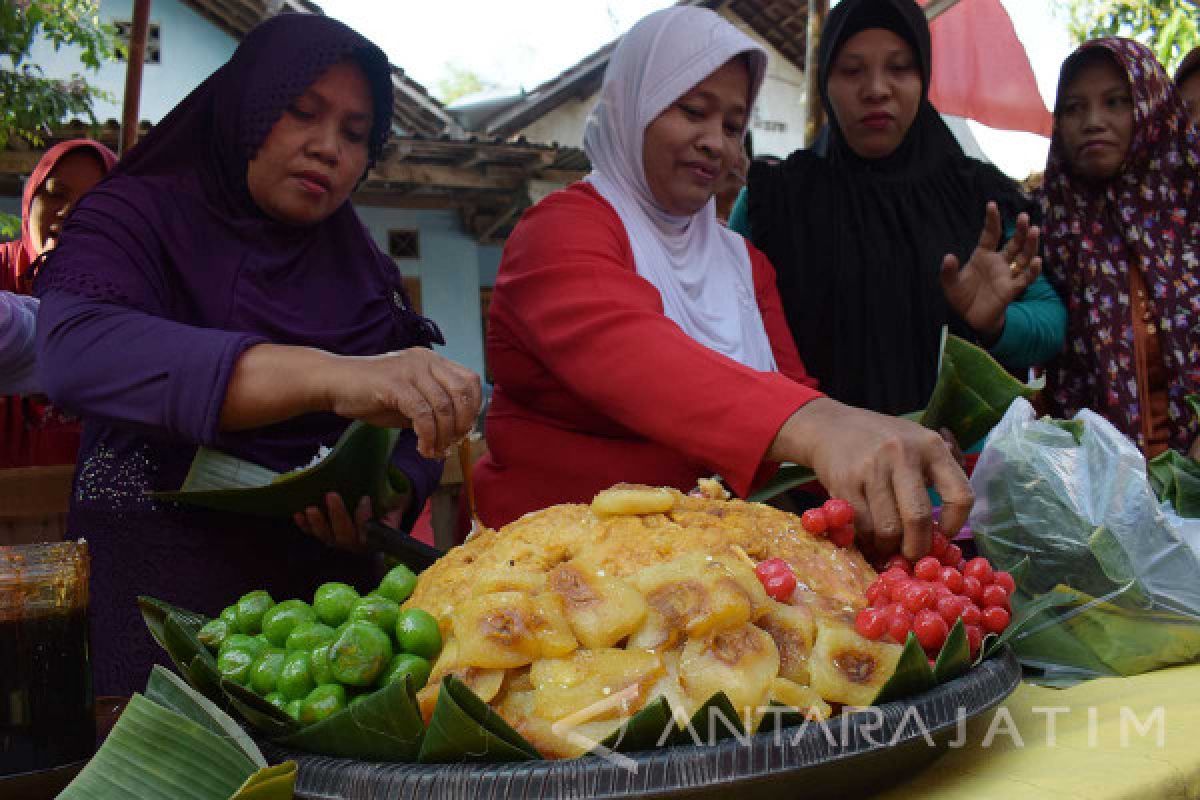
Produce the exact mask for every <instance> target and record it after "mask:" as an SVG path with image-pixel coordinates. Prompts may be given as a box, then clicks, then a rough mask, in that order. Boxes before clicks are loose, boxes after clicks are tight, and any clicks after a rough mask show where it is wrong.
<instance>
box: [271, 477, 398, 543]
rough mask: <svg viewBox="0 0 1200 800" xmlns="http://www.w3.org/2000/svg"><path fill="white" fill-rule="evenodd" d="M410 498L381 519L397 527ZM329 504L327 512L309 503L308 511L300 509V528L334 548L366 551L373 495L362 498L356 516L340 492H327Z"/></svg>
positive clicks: (297, 520) (295, 519)
mask: <svg viewBox="0 0 1200 800" xmlns="http://www.w3.org/2000/svg"><path fill="white" fill-rule="evenodd" d="M409 500H410V498H409V496H408V495H405V497H404V501H403V503H401V504H400V505H399V506H397V507H396V508H393V509H390V510H388V511H387V512H386V513H385V514H384V515H383V516H382V517H381V518H380V521H381V522H383V524H385V525H391V526H392V527H396V526H397V525H398V524H399V523H400V520H401V518H402V517H403V516H404V512H405V510H406V509H407V508H408V503H409ZM325 507H326V511H322V510H321V509H320V508H318V507H317V506H309V507H308V508H306V509H305V510H304V511H298V512H296V513H295V514H294V515H293V516H292V520H293V521H294V522H295V523H296V527H297V528H299V529H300V530H302V531H304V532H305V533H307V534H308V535H309V536H312V537H313V538H315V539H320V540H321V541H322V542H324V543H325V544H327V545H329V546H330V547H336V548H338V549H339V550H349V551H351V552H355V553H358V552H361V551H362V550H364V549H365V548H366V546H367V534H366V524H367V522H368V521H369V520H370V519H372V513H371V510H372V509H371V498H369V497H365V496H364V497H363V498H362V499H360V500H359V501H358V507H357V508H355V510H354V517H353V518H351V516H350V512H349V511H347V509H346V504H345V503H343V502H342V496H341V495H339V494H338V493H337V492H329V493H328V494H326V495H325Z"/></svg>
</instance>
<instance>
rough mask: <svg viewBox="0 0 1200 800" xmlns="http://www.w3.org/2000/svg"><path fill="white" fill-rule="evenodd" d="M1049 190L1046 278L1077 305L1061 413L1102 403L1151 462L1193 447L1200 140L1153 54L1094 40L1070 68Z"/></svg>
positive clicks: (1058, 397) (1062, 379) (1062, 378)
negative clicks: (1189, 404) (1190, 400)
mask: <svg viewBox="0 0 1200 800" xmlns="http://www.w3.org/2000/svg"><path fill="white" fill-rule="evenodd" d="M1040 199H1041V202H1042V211H1043V215H1044V227H1043V230H1044V234H1043V235H1044V237H1045V238H1044V241H1045V253H1046V273H1047V275H1048V277H1049V279H1050V281H1051V283H1052V284H1053V285H1054V286H1055V288H1056V289H1057V290H1058V291H1059V293H1060V294H1061V295H1062V297H1063V299H1064V301H1065V302H1066V304H1067V313H1068V322H1067V345H1066V348H1065V350H1064V352H1063V353H1062V354H1061V355H1060V356H1059V357H1058V358H1057V359H1056V361H1055V362H1053V363H1052V364H1051V365H1050V367H1049V369H1048V374H1047V378H1048V386H1047V392H1046V394H1047V399H1048V401H1049V403H1050V405H1051V406H1052V411H1053V412H1054V413H1056V414H1057V415H1062V416H1069V415H1072V414H1074V413H1075V412H1076V411H1078V410H1079V409H1081V408H1091V409H1093V410H1095V411H1098V412H1100V413H1102V414H1104V415H1105V416H1106V417H1107V418H1108V419H1110V420H1111V421H1112V422H1113V424H1114V425H1116V426H1117V427H1118V428H1119V429H1120V430H1121V431H1123V432H1124V433H1125V434H1126V435H1128V436H1129V437H1130V438H1131V439H1133V440H1135V441H1136V442H1137V444H1138V446H1139V447H1140V448H1141V449H1142V452H1143V453H1145V454H1146V456H1147V457H1153V456H1155V455H1157V454H1159V453H1161V452H1162V451H1164V450H1166V449H1167V448H1168V447H1171V448H1175V449H1179V450H1183V451H1187V450H1189V449H1191V448H1192V447H1193V445H1194V443H1195V441H1196V433H1197V424H1196V420H1195V419H1194V417H1193V415H1192V414H1191V412H1190V411H1189V409H1188V407H1187V404H1186V403H1185V402H1184V398H1185V397H1186V396H1187V395H1188V394H1190V393H1192V392H1195V391H1197V390H1198V388H1200V385H1198V383H1197V380H1196V377H1195V375H1196V373H1194V372H1193V370H1194V368H1195V367H1196V366H1197V365H1200V329H1197V321H1198V320H1197V313H1198V312H1200V279H1198V275H1197V273H1198V272H1200V138H1198V134H1197V132H1196V130H1195V129H1194V128H1192V127H1191V126H1189V124H1188V118H1187V114H1186V112H1185V110H1184V105H1183V102H1182V100H1181V99H1180V97H1179V95H1178V93H1177V91H1176V89H1175V86H1174V84H1173V83H1172V81H1171V79H1170V77H1169V76H1168V75H1167V73H1166V72H1165V71H1164V70H1163V67H1162V65H1161V64H1159V62H1158V61H1157V59H1156V58H1155V57H1154V54H1153V53H1151V52H1150V50H1149V49H1147V48H1146V47H1144V46H1143V45H1141V44H1139V43H1137V42H1134V41H1130V40H1128V39H1120V38H1108V39H1098V40H1095V41H1091V42H1087V43H1085V44H1084V45H1083V46H1081V47H1080V48H1079V49H1078V50H1077V51H1076V52H1075V53H1074V54H1073V55H1072V56H1071V57H1070V58H1068V59H1067V61H1066V62H1065V63H1064V64H1063V68H1062V73H1061V75H1060V79H1059V91H1058V99H1057V104H1056V107H1055V125H1054V139H1053V142H1052V144H1051V147H1050V156H1049V160H1048V162H1047V165H1046V182H1045V188H1044V189H1043V190H1042V192H1041V197H1040Z"/></svg>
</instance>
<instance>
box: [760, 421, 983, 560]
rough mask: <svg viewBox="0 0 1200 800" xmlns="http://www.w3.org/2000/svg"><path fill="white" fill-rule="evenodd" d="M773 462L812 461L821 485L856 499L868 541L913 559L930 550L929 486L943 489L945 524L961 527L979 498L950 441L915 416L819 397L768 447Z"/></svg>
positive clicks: (881, 551) (857, 522) (858, 521)
mask: <svg viewBox="0 0 1200 800" xmlns="http://www.w3.org/2000/svg"><path fill="white" fill-rule="evenodd" d="M767 457H768V458H769V459H770V460H772V461H792V462H795V463H798V464H805V465H808V466H810V467H812V469H813V471H814V472H816V473H817V479H818V480H820V482H821V485H822V486H824V487H825V489H826V490H827V491H828V492H829V493H830V494H831V495H832V496H834V497H841V498H844V499H846V500H848V501H849V502H850V504H851V505H853V506H854V511H855V528H856V529H857V531H858V534H859V536H860V537H861V538H862V539H863V540H864V544H866V545H867V546H869V547H870V548H872V549H873V551H874V552H876V553H878V554H880V555H882V556H886V555H890V554H891V553H894V552H896V551H897V550H899V551H900V552H902V553H903V554H904V556H905V558H908V559H909V560H911V561H916V560H917V559H919V558H921V557H922V556H924V555H925V554H926V553H928V552H929V548H930V544H931V542H932V541H933V508H932V504H931V503H930V501H929V493H928V492H927V491H926V487H928V486H931V485H932V486H933V487H934V488H936V489H937V490H938V493H939V494H941V496H942V502H943V506H942V528H943V530H945V532H946V533H947V535H951V534H953V533H955V532H957V531H958V529H959V528H961V527H962V525H963V523H964V522H966V520H967V515H968V514H969V513H970V511H971V506H972V504H973V503H974V499H975V498H974V494H973V493H972V491H971V485H970V484H969V483H968V482H967V477H966V475H964V474H963V471H962V467H960V466H959V464H958V463H957V461H956V460H955V456H954V453H953V452H952V451H951V448H950V446H949V443H948V442H947V441H945V440H944V439H943V437H942V436H940V435H939V434H937V433H935V432H933V431H931V430H928V429H926V428H923V427H921V426H920V425H918V424H916V423H915V422H909V421H908V420H905V419H901V418H899V417H889V416H886V415H884V414H877V413H875V412H873V411H865V410H863V409H859V408H853V407H851V406H847V405H843V404H842V403H839V402H837V401H836V400H832V399H830V398H825V397H822V398H818V399H816V400H812V401H810V402H809V403H807V404H806V405H805V406H804V407H802V408H801V409H800V410H799V411H797V412H796V413H794V414H793V415H792V416H791V417H790V418H789V419H788V421H787V422H785V423H784V425H783V427H782V428H781V429H780V431H779V433H778V435H777V436H776V438H775V441H774V442H773V443H772V445H771V448H770V449H769V450H768V452H767Z"/></svg>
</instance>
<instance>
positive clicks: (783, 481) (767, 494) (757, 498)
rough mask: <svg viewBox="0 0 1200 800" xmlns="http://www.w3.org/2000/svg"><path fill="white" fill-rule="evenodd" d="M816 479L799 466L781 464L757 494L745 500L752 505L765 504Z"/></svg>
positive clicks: (809, 471) (812, 473)
mask: <svg viewBox="0 0 1200 800" xmlns="http://www.w3.org/2000/svg"><path fill="white" fill-rule="evenodd" d="M816 479H817V473H815V472H813V471H812V470H811V469H809V468H808V467H804V466H801V465H799V464H782V465H780V467H779V469H778V470H777V471H776V472H775V477H773V478H771V480H769V481H767V482H766V483H765V484H763V486H762V488H761V489H759V490H758V491H757V492H753V493H752V494H751V495H750V496H749V497H747V498H746V499H747V500H749V501H750V502H752V503H765V502H767V501H768V500H770V499H771V498H772V497H778V496H779V495H781V494H783V493H784V492H790V491H791V490H792V489H795V488H796V487H797V486H803V485H804V484H806V483H812V482H813V481H815V480H816Z"/></svg>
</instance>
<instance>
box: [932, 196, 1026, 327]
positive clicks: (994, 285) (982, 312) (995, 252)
mask: <svg viewBox="0 0 1200 800" xmlns="http://www.w3.org/2000/svg"><path fill="white" fill-rule="evenodd" d="M1002 235H1003V230H1002V227H1001V222H1000V209H999V208H998V207H997V206H996V204H995V203H988V204H987V213H986V215H985V217H984V222H983V232H982V233H981V234H980V235H979V245H978V246H977V247H976V248H975V252H973V253H972V254H971V258H970V260H969V261H967V263H966V265H965V266H962V267H961V268H960V266H959V261H958V258H957V257H956V256H954V255H952V254H947V255H946V257H945V258H944V259H942V273H941V279H942V291H943V292H945V294H946V301H947V302H948V303H949V304H950V307H951V308H953V309H954V310H955V311H956V312H958V315H959V316H960V317H962V318H963V319H964V320H965V321H966V323H967V324H968V325H970V326H971V329H972V330H974V331H975V332H976V333H979V334H981V335H982V336H984V337H985V338H987V339H990V340H991V341H993V342H994V341H995V340H996V339H998V338H1000V334H1001V333H1003V331H1004V312H1005V309H1007V308H1008V305H1009V303H1011V302H1012V301H1014V300H1016V299H1017V298H1018V297H1020V296H1021V293H1022V292H1024V291H1025V290H1026V289H1027V288H1029V285H1030V284H1031V283H1033V282H1034V281H1035V280H1037V277H1038V275H1040V274H1041V272H1042V259H1041V256H1039V255H1037V252H1038V242H1039V239H1040V238H1041V231H1039V230H1038V228H1037V227H1036V226H1031V225H1030V223H1029V215H1028V214H1021V215H1020V216H1018V217H1017V227H1016V231H1015V232H1014V233H1013V236H1012V238H1011V239H1009V241H1008V243H1007V244H1005V245H1004V247H1003V248H1000V238H1001V236H1002ZM998 248H999V249H998Z"/></svg>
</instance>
